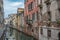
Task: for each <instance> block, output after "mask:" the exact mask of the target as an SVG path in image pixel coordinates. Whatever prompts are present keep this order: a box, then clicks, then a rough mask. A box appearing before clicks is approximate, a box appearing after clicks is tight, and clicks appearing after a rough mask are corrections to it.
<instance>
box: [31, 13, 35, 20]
mask: <svg viewBox="0 0 60 40" xmlns="http://www.w3.org/2000/svg"><path fill="white" fill-rule="evenodd" d="M34 20H35V13H33V14H32V21H34Z"/></svg>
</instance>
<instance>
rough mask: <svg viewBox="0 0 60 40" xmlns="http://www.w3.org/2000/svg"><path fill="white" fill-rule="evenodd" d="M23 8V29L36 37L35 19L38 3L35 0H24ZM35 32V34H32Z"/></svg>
mask: <svg viewBox="0 0 60 40" xmlns="http://www.w3.org/2000/svg"><path fill="white" fill-rule="evenodd" d="M24 5H25V8H24V19H25V29H24V32H26V33H27V34H29V35H32V36H34V37H36V38H37V36H36V35H37V31H35V30H37V28H36V27H37V24H36V23H37V19H38V3H37V0H25V3H24ZM33 34H35V35H33Z"/></svg>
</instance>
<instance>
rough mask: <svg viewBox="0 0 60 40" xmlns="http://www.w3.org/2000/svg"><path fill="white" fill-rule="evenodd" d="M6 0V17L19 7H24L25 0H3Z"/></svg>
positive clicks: (4, 0)
mask: <svg viewBox="0 0 60 40" xmlns="http://www.w3.org/2000/svg"><path fill="white" fill-rule="evenodd" d="M3 2H4V18H7V17H8V15H9V14H14V13H17V8H24V0H3Z"/></svg>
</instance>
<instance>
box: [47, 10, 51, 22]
mask: <svg viewBox="0 0 60 40" xmlns="http://www.w3.org/2000/svg"><path fill="white" fill-rule="evenodd" d="M48 20H49V21H51V12H50V11H49V12H48Z"/></svg>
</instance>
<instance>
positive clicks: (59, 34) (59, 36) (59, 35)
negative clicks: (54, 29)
mask: <svg viewBox="0 0 60 40" xmlns="http://www.w3.org/2000/svg"><path fill="white" fill-rule="evenodd" d="M58 40H60V32H59V33H58Z"/></svg>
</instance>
